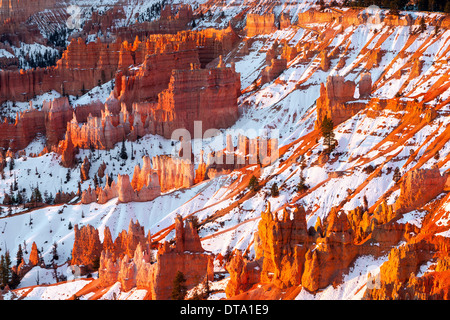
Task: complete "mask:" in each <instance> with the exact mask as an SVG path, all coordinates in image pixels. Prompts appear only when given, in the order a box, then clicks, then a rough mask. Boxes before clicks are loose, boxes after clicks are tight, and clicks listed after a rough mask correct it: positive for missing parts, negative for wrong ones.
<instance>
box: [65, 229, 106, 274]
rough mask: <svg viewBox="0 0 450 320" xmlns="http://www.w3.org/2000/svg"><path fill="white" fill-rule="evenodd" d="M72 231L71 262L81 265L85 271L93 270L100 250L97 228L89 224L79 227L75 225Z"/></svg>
mask: <svg viewBox="0 0 450 320" xmlns="http://www.w3.org/2000/svg"><path fill="white" fill-rule="evenodd" d="M74 232H75V241H74V243H73V249H72V260H71V264H72V265H78V266H83V267H84V268H85V270H86V271H89V270H93V267H94V264H96V263H97V262H96V261H98V259H99V258H100V254H101V252H102V244H101V242H100V238H99V235H98V230H97V229H95V228H94V227H92V226H91V225H86V226H82V227H81V229H78V225H75V227H74Z"/></svg>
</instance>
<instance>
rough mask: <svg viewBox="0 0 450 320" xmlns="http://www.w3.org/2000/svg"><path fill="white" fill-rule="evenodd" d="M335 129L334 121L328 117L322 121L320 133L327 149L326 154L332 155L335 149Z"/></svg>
mask: <svg viewBox="0 0 450 320" xmlns="http://www.w3.org/2000/svg"><path fill="white" fill-rule="evenodd" d="M333 127H334V124H333V120H332V119H330V118H328V116H325V118H323V120H322V124H321V125H320V131H321V133H322V137H323V139H324V141H323V143H324V145H325V146H326V147H327V148H326V149H325V152H326V153H331V151H333V149H334V147H335V140H334V132H333Z"/></svg>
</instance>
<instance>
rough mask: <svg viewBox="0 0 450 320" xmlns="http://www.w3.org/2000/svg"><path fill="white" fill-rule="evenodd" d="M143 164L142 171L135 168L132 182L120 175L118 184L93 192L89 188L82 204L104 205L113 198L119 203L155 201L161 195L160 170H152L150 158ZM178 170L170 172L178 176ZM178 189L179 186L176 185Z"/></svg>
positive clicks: (177, 168)
mask: <svg viewBox="0 0 450 320" xmlns="http://www.w3.org/2000/svg"><path fill="white" fill-rule="evenodd" d="M143 163H144V165H143V167H142V169H141V168H140V167H139V166H136V167H135V172H134V174H133V179H132V180H131V181H130V177H129V176H128V175H126V174H125V175H120V174H119V175H118V176H117V182H115V181H113V182H112V183H111V184H109V183H107V184H106V185H105V187H104V188H97V190H93V189H91V187H90V186H89V188H88V189H87V190H84V191H83V193H82V196H81V203H84V204H87V203H92V202H96V201H97V202H98V203H100V204H104V203H106V202H108V201H109V200H111V199H113V198H118V201H119V202H122V203H127V202H132V201H136V202H145V201H151V200H153V199H155V198H156V197H158V196H159V195H161V186H160V177H159V176H158V170H157V169H152V168H151V166H150V158H149V157H148V156H144V157H143ZM177 170H180V168H179V167H177V166H175V167H173V168H172V171H170V172H171V173H174V175H175V176H177V174H178V171H177ZM181 171H182V170H181ZM82 172H83V170H82ZM87 172H89V171H87ZM169 181H170V183H173V181H171V180H169ZM176 187H178V186H177V185H176Z"/></svg>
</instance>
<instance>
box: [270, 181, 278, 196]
mask: <svg viewBox="0 0 450 320" xmlns="http://www.w3.org/2000/svg"><path fill="white" fill-rule="evenodd" d="M270 195H271V196H272V197H278V196H279V195H280V190H278V185H277V183H276V182H274V183H273V184H272V187H271V188H270Z"/></svg>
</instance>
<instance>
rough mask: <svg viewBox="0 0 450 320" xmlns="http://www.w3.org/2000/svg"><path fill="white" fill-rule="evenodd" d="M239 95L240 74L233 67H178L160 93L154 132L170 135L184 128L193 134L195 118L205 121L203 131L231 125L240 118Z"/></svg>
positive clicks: (153, 117) (165, 135) (154, 119)
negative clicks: (186, 68)
mask: <svg viewBox="0 0 450 320" xmlns="http://www.w3.org/2000/svg"><path fill="white" fill-rule="evenodd" d="M239 95H240V76H239V74H238V73H236V72H235V70H234V68H232V67H231V68H227V67H222V68H213V69H199V68H196V67H193V68H191V69H188V70H174V71H173V72H172V75H171V78H170V83H169V87H168V89H167V90H164V91H163V92H161V93H160V94H159V95H158V107H157V109H156V110H154V111H153V115H152V117H151V119H152V123H154V128H150V131H154V133H156V134H159V135H162V136H164V137H166V138H170V137H171V136H172V133H173V131H174V130H176V129H181V128H184V129H187V130H188V131H189V133H190V134H191V136H192V137H193V136H194V121H201V122H202V127H201V129H202V133H204V132H205V131H206V130H208V129H212V128H214V129H221V128H227V127H229V126H231V125H232V124H234V122H235V121H236V120H237V118H238V107H237V98H238V97H239ZM161 122H162V123H164V124H163V125H162V126H161V125H158V126H157V125H156V124H158V123H161Z"/></svg>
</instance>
